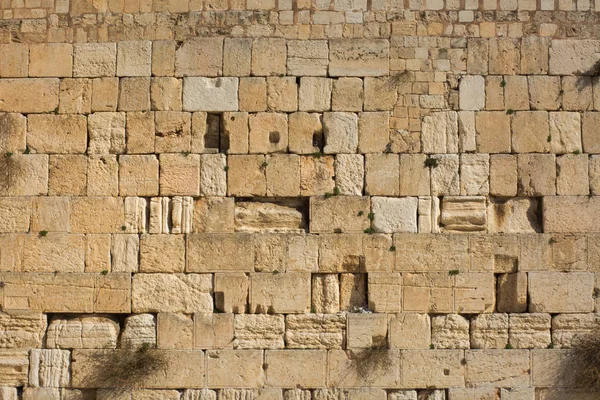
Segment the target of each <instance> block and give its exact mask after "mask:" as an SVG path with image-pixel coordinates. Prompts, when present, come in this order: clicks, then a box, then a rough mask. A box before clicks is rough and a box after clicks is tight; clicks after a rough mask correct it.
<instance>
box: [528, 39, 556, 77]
mask: <svg viewBox="0 0 600 400" xmlns="http://www.w3.org/2000/svg"><path fill="white" fill-rule="evenodd" d="M549 47H550V40H549V38H545V37H537V36H527V37H524V38H523V39H521V73H522V74H547V73H548V59H549V57H548V50H549Z"/></svg>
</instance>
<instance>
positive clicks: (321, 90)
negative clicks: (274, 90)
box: [298, 77, 333, 112]
mask: <svg viewBox="0 0 600 400" xmlns="http://www.w3.org/2000/svg"><path fill="white" fill-rule="evenodd" d="M332 88H333V81H332V80H331V79H329V78H317V77H302V78H301V79H300V87H299V90H298V109H299V110H300V111H311V112H315V111H316V112H323V111H329V110H330V109H331V91H332Z"/></svg>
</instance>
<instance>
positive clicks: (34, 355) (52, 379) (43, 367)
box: [29, 349, 71, 388]
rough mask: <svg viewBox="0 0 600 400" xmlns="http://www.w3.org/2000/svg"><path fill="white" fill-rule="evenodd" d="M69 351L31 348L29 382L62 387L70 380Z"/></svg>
mask: <svg viewBox="0 0 600 400" xmlns="http://www.w3.org/2000/svg"><path fill="white" fill-rule="evenodd" d="M70 356H71V354H70V352H69V351H67V350H56V349H32V350H31V353H30V356H29V384H30V385H31V386H34V387H36V386H42V387H56V388H58V387H64V386H68V385H69V381H70V373H69V372H70V371H69V369H70V365H69V364H70V361H71V360H70Z"/></svg>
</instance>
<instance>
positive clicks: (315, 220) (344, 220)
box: [310, 196, 370, 233]
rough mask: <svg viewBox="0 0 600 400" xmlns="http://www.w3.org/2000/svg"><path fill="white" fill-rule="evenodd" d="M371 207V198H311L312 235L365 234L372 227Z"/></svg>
mask: <svg viewBox="0 0 600 400" xmlns="http://www.w3.org/2000/svg"><path fill="white" fill-rule="evenodd" d="M369 206H370V201H369V197H356V196H330V197H327V196H325V197H311V198H310V220H311V224H310V230H311V233H333V232H336V231H340V232H344V233H359V232H363V231H364V230H365V229H367V228H368V227H369V225H370V222H369V219H368V214H369Z"/></svg>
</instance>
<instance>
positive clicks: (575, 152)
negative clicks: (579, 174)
mask: <svg viewBox="0 0 600 400" xmlns="http://www.w3.org/2000/svg"><path fill="white" fill-rule="evenodd" d="M573 154H575V155H576V156H578V155H580V154H581V150H579V149H578V150H575V151H573Z"/></svg>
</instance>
